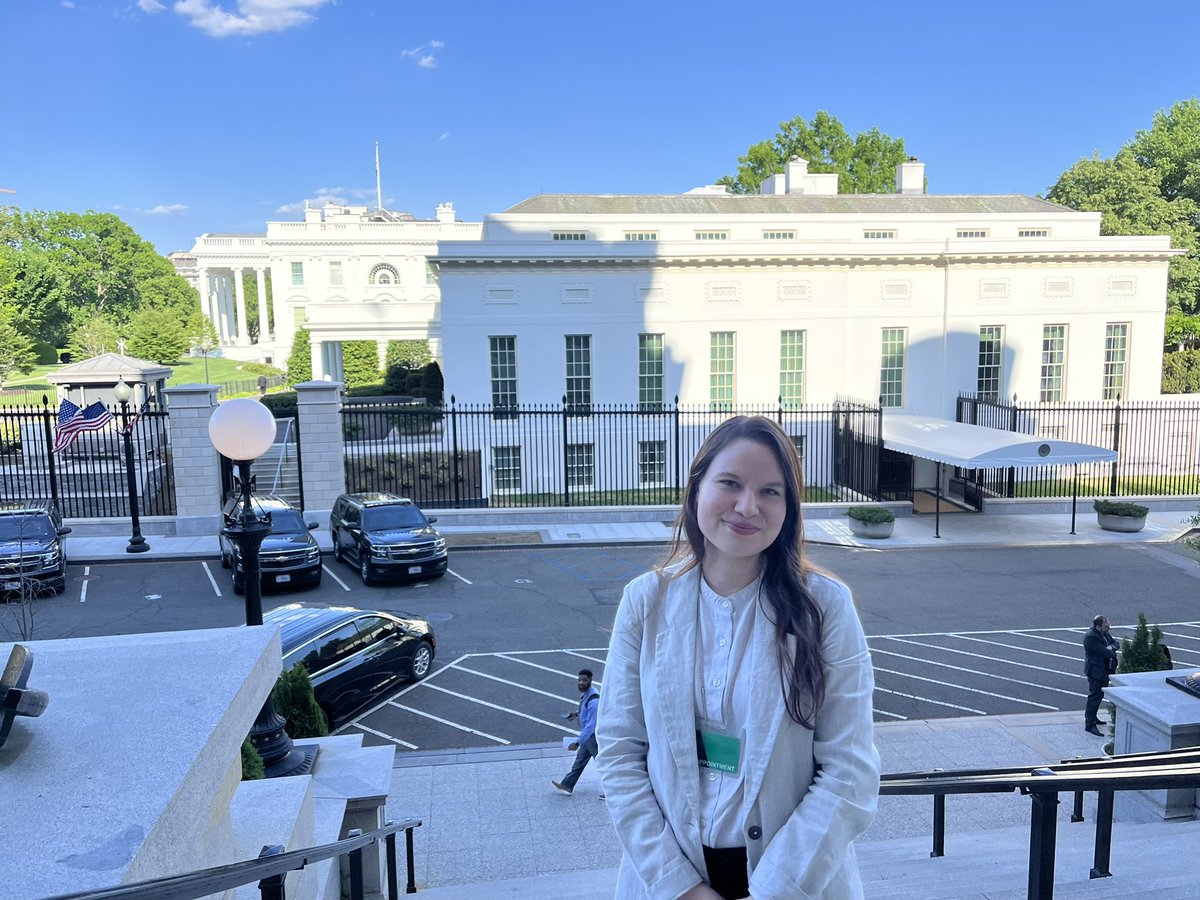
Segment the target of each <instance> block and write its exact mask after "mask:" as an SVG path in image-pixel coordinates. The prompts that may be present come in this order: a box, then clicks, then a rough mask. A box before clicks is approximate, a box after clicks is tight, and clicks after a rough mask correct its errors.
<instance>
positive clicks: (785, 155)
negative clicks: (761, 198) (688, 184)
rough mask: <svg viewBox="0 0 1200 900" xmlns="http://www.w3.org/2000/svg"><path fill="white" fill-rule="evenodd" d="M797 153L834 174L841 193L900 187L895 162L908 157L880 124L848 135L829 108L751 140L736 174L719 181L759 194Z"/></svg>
mask: <svg viewBox="0 0 1200 900" xmlns="http://www.w3.org/2000/svg"><path fill="white" fill-rule="evenodd" d="M793 156H799V157H800V158H801V159H804V160H807V161H808V171H810V172H813V173H816V174H821V173H831V172H836V173H837V175H838V192H839V193H842V194H881V193H890V192H892V191H894V190H895V189H896V166H897V165H898V164H900V163H902V162H904V160H905V159H906V158H907V157H906V155H905V152H904V138H893V137H891V136H890V135H887V134H884V133H883V132H882V131H880V130H879V129H878V128H872V129H871V130H869V131H860V132H859V133H858V134H857V135H855V136H854V137H853V138H852V137H850V135H849V133H848V132H847V131H846V128H845V126H844V125H842V123H841V122H839V121H838V120H837V118H835V117H834V116H831V115H830V114H829V113H827V112H825V110H820V111H818V112H817V114H816V115H815V116H814V117H813V120H812V122H806V121H805V120H804V117H803V116H796V117H795V118H794V119H789V120H788V121H786V122H780V123H779V133H778V134H776V135H775V137H774V138H773V139H772V140H765V141H759V142H758V143H756V144H751V145H750V148H749V149H748V150H747V151H746V155H745V156H739V157H738V168H737V173H736V174H735V175H726V176H724V177H723V178H721V179H719V180H718V182H717V183H718V184H723V185H725V186H726V187H728V188H729V189H730V190H731V191H732V192H733V193H735V194H756V193H758V189H759V185H760V184H761V183H762V181H763V179H765V178H767V177H769V176H771V175H775V174H778V173H779V172H782V171H783V169H784V166H785V165H786V164H787V161H788V160H789V159H791V158H792V157H793Z"/></svg>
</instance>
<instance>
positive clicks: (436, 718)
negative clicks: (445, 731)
mask: <svg viewBox="0 0 1200 900" xmlns="http://www.w3.org/2000/svg"><path fill="white" fill-rule="evenodd" d="M427 686H428V687H432V685H427ZM388 706H394V707H396V709H402V710H404V711H405V712H410V713H412V714H413V715H414V716H424V717H425V718H426V719H433V721H435V722H441V723H442V724H443V725H449V726H450V727H451V728H457V729H458V730H459V731H466V732H468V733H469V734H477V735H479V736H480V737H485V738H487V739H488V740H489V741H495V742H496V743H497V744H504V745H505V746H508V745H510V744H511V743H512V741H506V740H505V739H504V738H501V737H496V736H495V735H494V734H488V733H487V732H486V731H476V730H475V729H474V728H468V727H467V726H466V725H459V724H458V723H457V722H451V721H450V720H449V719H443V718H442V717H441V716H435V715H434V714H433V713H427V712H421V710H419V709H413V708H412V707H411V706H405V705H404V704H403V703H397V702H396V701H395V700H389V701H388Z"/></svg>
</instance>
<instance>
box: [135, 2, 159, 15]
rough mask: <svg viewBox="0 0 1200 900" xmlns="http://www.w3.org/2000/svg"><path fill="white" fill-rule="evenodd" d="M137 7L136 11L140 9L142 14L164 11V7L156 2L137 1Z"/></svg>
mask: <svg viewBox="0 0 1200 900" xmlns="http://www.w3.org/2000/svg"><path fill="white" fill-rule="evenodd" d="M137 5H138V9H140V10H141V11H142V12H144V13H150V14H151V15H153V14H154V13H160V12H162V11H163V10H164V9H166V7H165V6H163V5H162V4H161V3H159V2H158V0H137Z"/></svg>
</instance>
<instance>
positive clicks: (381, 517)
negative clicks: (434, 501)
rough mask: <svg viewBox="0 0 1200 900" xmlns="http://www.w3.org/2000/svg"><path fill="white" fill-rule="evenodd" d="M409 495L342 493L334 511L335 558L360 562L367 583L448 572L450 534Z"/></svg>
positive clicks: (331, 525)
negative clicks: (444, 533) (447, 536)
mask: <svg viewBox="0 0 1200 900" xmlns="http://www.w3.org/2000/svg"><path fill="white" fill-rule="evenodd" d="M436 521H437V517H436V516H435V517H431V518H426V517H425V514H424V513H423V512H421V510H420V509H418V508H417V506H416V504H414V503H413V502H412V501H411V500H409V499H408V498H407V497H398V496H396V495H395V494H386V493H367V494H342V495H341V496H340V497H338V498H337V501H336V502H335V503H334V504H333V509H332V510H331V511H330V513H329V535H330V537H331V538H333V558H334V559H336V560H339V561H340V560H346V561H348V562H350V563H352V564H354V565H356V566H358V572H359V574H360V575H362V580H363V584H371V583H372V582H374V581H375V579H376V578H377V577H383V576H402V577H405V578H414V577H415V578H421V577H432V578H438V577H440V576H442V575H444V574H445V573H446V563H447V555H446V539H445V538H443V537H442V536H441V535H440V534H438V532H437V529H435V528H434V527H433V523H434V522H436Z"/></svg>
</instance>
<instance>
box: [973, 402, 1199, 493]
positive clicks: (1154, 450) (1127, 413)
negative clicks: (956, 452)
mask: <svg viewBox="0 0 1200 900" xmlns="http://www.w3.org/2000/svg"><path fill="white" fill-rule="evenodd" d="M956 418H957V420H958V421H959V422H966V423H968V424H971V425H985V426H988V427H989V428H1001V429H1003V430H1005V431H1016V432H1020V433H1023V434H1030V435H1035V436H1037V437H1043V438H1051V439H1056V440H1064V441H1075V442H1078V443H1084V444H1095V445H1097V446H1100V447H1106V448H1108V449H1111V450H1116V451H1117V454H1118V458H1117V461H1116V462H1114V463H1092V464H1086V465H1080V466H1078V469H1079V493H1080V495H1082V496H1156V495H1163V496H1169V495H1189V494H1198V493H1200V403H1196V402H1167V401H1146V402H1137V403H1122V402H1120V401H1115V402H1094V403H1028V404H1026V403H1017V402H1016V401H1015V400H1014V402H1012V403H1005V402H997V401H993V400H984V399H981V398H980V397H978V396H976V395H972V394H963V395H961V396H959V398H958V405H957V416H956ZM1074 468H1075V467H1074V466H1070V465H1065V466H1039V467H1037V468H1026V469H986V470H984V469H981V470H978V471H975V472H973V473H966V474H968V475H969V476H970V480H971V481H972V482H973V483H975V484H976V485H978V486H979V487H981V488H983V489H984V490H985V491H987V492H989V493H991V494H992V495H994V496H999V497H1070V496H1071V495H1072V476H1073V474H1074V472H1073V469H1074ZM959 474H960V475H962V474H963V473H959Z"/></svg>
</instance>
